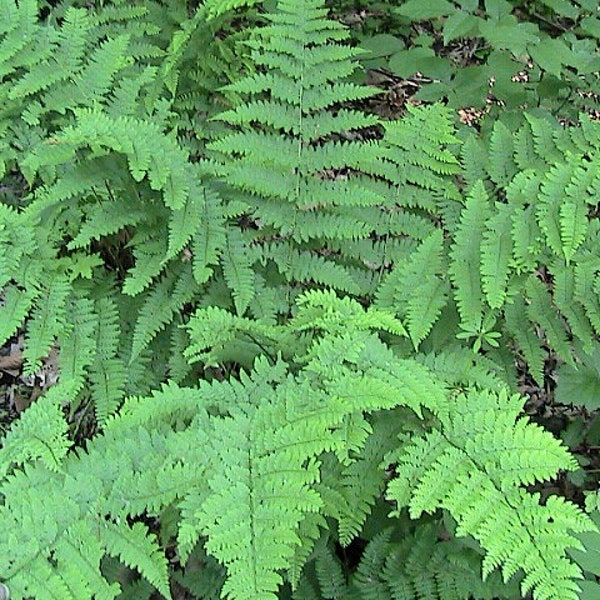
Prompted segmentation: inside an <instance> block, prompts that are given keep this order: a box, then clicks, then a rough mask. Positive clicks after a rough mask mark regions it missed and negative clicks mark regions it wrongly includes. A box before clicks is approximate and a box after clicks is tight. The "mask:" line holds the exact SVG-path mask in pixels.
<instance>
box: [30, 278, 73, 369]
mask: <svg viewBox="0 0 600 600" xmlns="http://www.w3.org/2000/svg"><path fill="white" fill-rule="evenodd" d="M47 278H48V279H47V282H45V283H44V284H43V292H42V294H41V297H40V299H39V300H38V302H37V303H36V306H35V309H34V310H33V313H32V316H31V320H30V321H29V323H28V325H27V336H26V343H25V349H24V351H23V357H24V358H25V373H28V374H33V373H34V372H35V371H36V370H37V369H38V367H39V365H40V364H41V360H42V359H43V358H44V357H46V356H47V355H48V353H49V351H50V348H51V347H52V345H53V344H54V342H55V340H56V338H57V336H58V335H59V333H60V332H61V330H62V327H63V325H64V322H65V313H66V309H67V307H66V302H67V298H68V296H69V295H70V293H71V284H70V281H69V279H68V277H67V276H66V275H65V274H64V273H60V272H56V273H48V274H47Z"/></svg>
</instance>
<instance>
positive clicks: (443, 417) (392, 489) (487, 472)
mask: <svg viewBox="0 0 600 600" xmlns="http://www.w3.org/2000/svg"><path fill="white" fill-rule="evenodd" d="M494 407H496V408H494ZM495 410H500V411H502V412H501V413H499V414H498V415H497V416H496V417H492V414H493V411H495ZM519 410H520V401H519V398H518V396H515V397H512V398H509V397H508V396H507V395H506V393H500V394H492V393H490V392H485V393H472V394H467V395H461V396H459V397H457V398H456V399H455V403H454V406H453V409H452V413H450V412H447V413H444V412H441V413H440V414H439V418H440V421H441V429H439V430H438V429H434V430H432V431H431V433H429V434H427V435H426V436H424V437H423V438H421V439H417V440H413V441H411V442H410V443H409V445H408V447H407V449H406V454H403V453H401V454H399V455H398V456H397V459H398V460H399V466H398V468H397V473H398V479H396V480H395V481H394V482H392V483H391V484H390V486H389V491H388V495H389V497H390V498H393V499H394V500H396V501H397V502H398V505H399V507H403V506H408V507H409V510H410V514H411V516H412V517H413V518H416V517H418V516H419V515H421V514H422V513H423V512H433V511H434V510H435V509H436V508H437V507H443V508H445V509H447V510H449V511H450V513H451V514H452V515H453V516H454V518H455V519H456V520H457V530H456V533H457V535H465V534H471V535H473V536H474V537H475V538H476V539H477V540H479V541H480V543H481V544H482V546H483V548H484V549H485V550H486V551H487V555H486V558H485V559H484V562H483V575H484V577H485V576H487V575H488V574H489V573H490V572H491V571H492V570H493V569H494V568H496V567H498V566H500V565H502V573H503V577H504V580H505V581H507V580H508V579H510V577H511V576H512V575H514V574H515V573H516V572H517V571H518V570H519V569H523V570H524V572H525V579H524V580H523V583H522V585H521V589H522V592H523V593H527V592H528V591H530V590H532V589H535V594H536V597H538V598H576V597H577V594H576V590H577V588H576V586H575V584H574V583H573V580H572V579H573V577H577V573H578V569H577V567H576V566H575V565H573V564H572V563H571V562H570V561H569V560H568V559H567V558H566V557H565V556H564V554H561V553H557V546H556V542H557V541H558V540H562V543H566V544H567V545H572V546H574V547H576V546H577V545H578V543H577V541H576V539H575V538H574V537H573V536H572V534H570V533H569V531H570V530H571V531H575V532H577V531H578V530H579V528H580V527H586V525H585V524H584V523H585V519H584V515H583V513H581V512H580V511H579V510H578V509H576V508H575V507H574V506H573V505H568V504H565V503H564V502H563V501H562V499H560V498H550V499H549V500H548V502H547V503H546V505H545V506H542V505H540V504H539V496H533V495H532V496H528V495H526V493H525V492H524V490H523V489H522V488H521V487H520V486H521V485H522V484H531V483H533V482H534V481H536V480H541V479H545V478H546V477H548V476H550V475H551V473H552V472H554V471H555V469H557V468H570V469H573V468H576V465H575V463H574V462H573V460H572V458H570V457H569V456H568V454H567V453H566V451H565V450H564V449H563V448H560V446H559V445H558V443H556V442H554V440H553V439H552V438H551V437H550V434H548V433H546V432H544V431H543V430H541V429H539V428H538V427H536V426H535V425H532V424H528V423H527V422H526V421H525V420H523V419H521V420H520V421H518V422H517V423H516V426H515V419H516V418H517V416H518V413H519ZM492 418H493V419H494V420H493V423H494V430H493V431H494V432H493V433H492V431H491V430H490V429H489V425H486V420H487V419H492ZM475 423H477V425H476V428H475V429H473V425H475ZM466 431H469V434H468V437H463V436H464V433H466ZM475 431H477V432H478V433H475ZM479 436H482V437H481V438H480V437H479ZM492 438H493V440H494V441H492ZM542 438H544V439H547V441H542ZM484 439H485V442H484V441H483V440H484ZM509 440H510V441H509ZM551 442H552V443H551ZM506 443H508V444H510V446H511V448H514V450H508V448H507V446H506V445H505V444H506ZM513 445H514V446H513ZM517 447H518V448H519V450H517V449H516V448H517ZM540 448H544V450H542V451H540V450H539V449H540ZM450 465H452V466H450ZM449 473H451V476H449V475H448V474H449ZM409 490H411V491H409ZM492 507H493V510H492ZM509 540H510V541H509ZM532 540H535V541H533V546H532V545H531V543H532Z"/></svg>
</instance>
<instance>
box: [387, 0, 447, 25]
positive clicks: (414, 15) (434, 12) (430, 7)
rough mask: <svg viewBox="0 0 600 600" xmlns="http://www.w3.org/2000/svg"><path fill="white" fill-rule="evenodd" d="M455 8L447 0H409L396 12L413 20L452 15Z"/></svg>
mask: <svg viewBox="0 0 600 600" xmlns="http://www.w3.org/2000/svg"><path fill="white" fill-rule="evenodd" d="M455 10H456V9H455V8H454V6H452V4H450V2H447V0H408V2H405V3H404V4H403V5H402V6H399V7H398V8H397V9H396V12H397V13H399V14H401V15H402V16H404V17H408V18H409V19H412V20H413V21H425V20H427V19H435V18H437V17H444V16H446V15H450V14H452V13H453V12H454V11H455Z"/></svg>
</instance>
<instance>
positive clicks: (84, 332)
mask: <svg viewBox="0 0 600 600" xmlns="http://www.w3.org/2000/svg"><path fill="white" fill-rule="evenodd" d="M65 316H66V322H65V323H64V324H63V327H64V331H63V332H61V333H60V334H59V335H58V344H59V347H60V349H59V366H60V378H61V382H63V383H65V382H69V383H71V384H72V385H73V387H74V388H75V389H76V390H77V391H79V390H81V388H82V387H83V386H84V384H85V380H86V372H87V370H88V368H89V367H90V365H91V364H92V363H93V362H94V359H95V356H96V353H97V348H96V344H95V343H94V335H95V332H96V329H97V327H98V326H99V322H98V316H97V315H96V313H95V311H94V303H93V302H92V301H91V300H90V299H88V298H82V297H77V296H75V297H71V298H70V301H69V302H68V303H67V306H66V315H65Z"/></svg>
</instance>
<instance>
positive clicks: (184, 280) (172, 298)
mask: <svg viewBox="0 0 600 600" xmlns="http://www.w3.org/2000/svg"><path fill="white" fill-rule="evenodd" d="M191 271H192V270H191V267H190V266H189V263H188V264H182V265H180V266H179V268H172V269H171V270H170V272H169V273H168V274H166V275H165V276H164V277H163V278H162V279H161V280H160V281H159V282H158V283H156V285H155V286H154V287H153V289H152V290H151V291H150V292H149V293H148V295H147V297H146V298H145V300H144V304H143V305H142V307H141V309H140V311H139V316H138V318H137V321H136V323H135V329H134V331H133V337H132V343H131V354H130V357H129V362H130V363H131V362H133V361H135V360H136V358H137V357H138V356H139V355H140V354H141V352H142V351H143V350H144V349H145V348H147V346H148V344H150V342H151V341H152V340H153V339H154V337H155V336H156V335H157V334H158V332H159V331H161V330H162V329H163V328H164V327H165V326H166V325H167V324H168V323H170V322H171V320H172V319H173V315H174V314H175V312H176V311H177V310H179V309H180V307H181V306H183V305H184V304H185V303H186V302H189V301H190V300H192V298H193V297H194V295H195V293H196V289H197V288H196V284H195V282H194V279H193V276H192V272H191Z"/></svg>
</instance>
